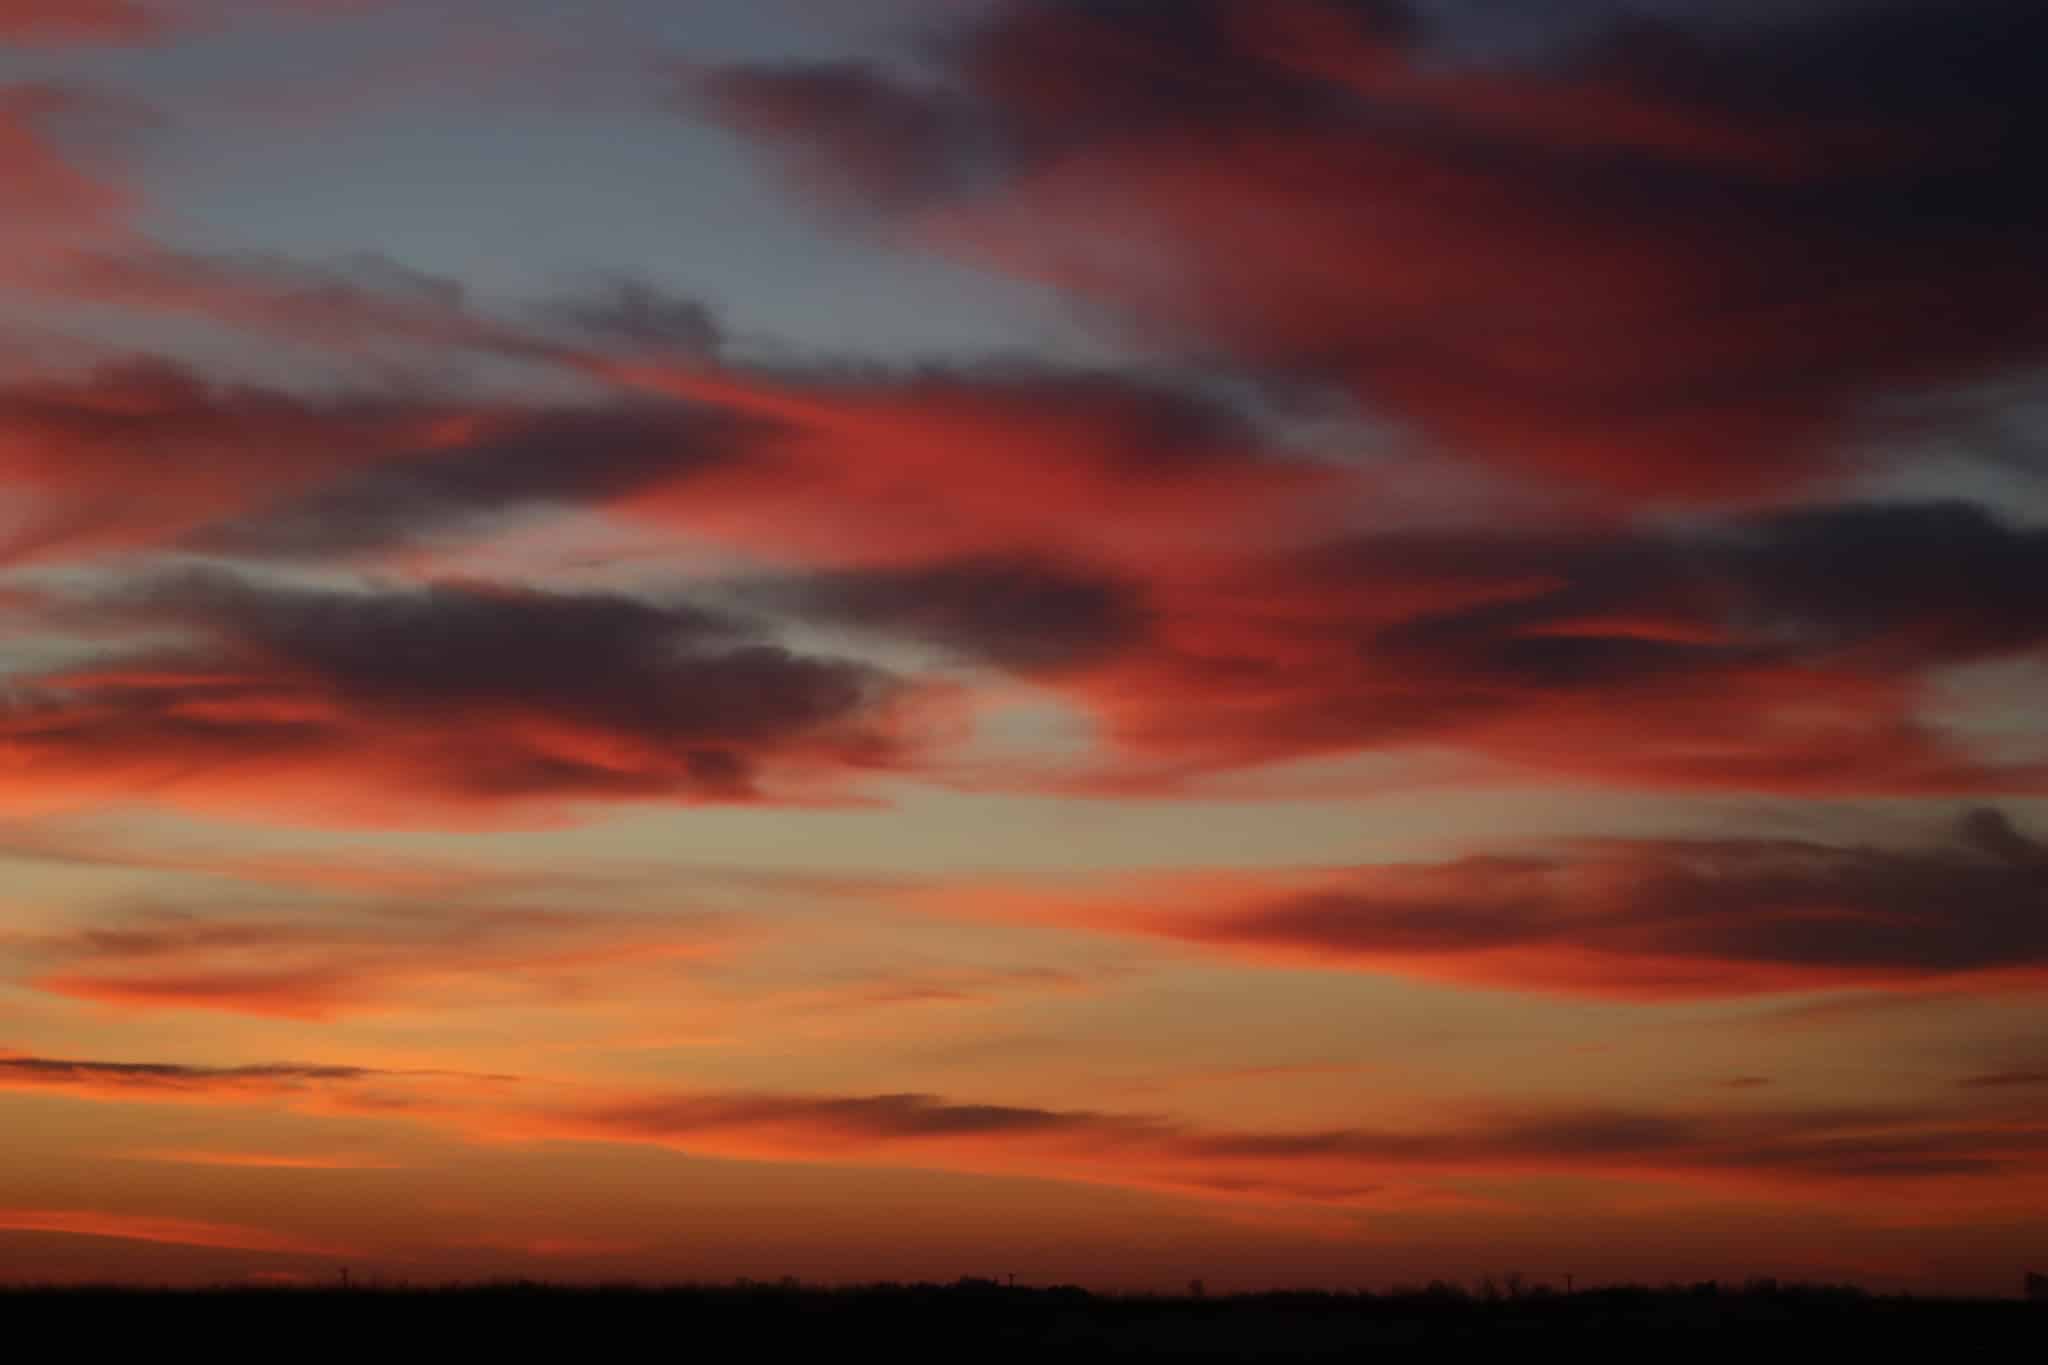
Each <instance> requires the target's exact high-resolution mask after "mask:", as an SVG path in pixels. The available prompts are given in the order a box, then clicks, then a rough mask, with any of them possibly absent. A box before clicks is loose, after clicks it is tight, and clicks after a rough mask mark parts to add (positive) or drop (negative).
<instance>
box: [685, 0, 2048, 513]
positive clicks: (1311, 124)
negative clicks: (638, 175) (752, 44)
mask: <svg viewBox="0 0 2048 1365" xmlns="http://www.w3.org/2000/svg"><path fill="white" fill-rule="evenodd" d="M1400 13H1405V9H1404V7H1401V6H1395V5H1384V6H1372V7H1358V6H1339V5H1335V4H1328V3H1320V0H1196V2H1195V3H1189V4H1185V5H1177V6H1172V7H1153V8H1146V7H1141V6H1119V7H1112V8H1107V9H1104V8H1099V7H1094V8H1091V7H1087V6H1080V5H1069V4H1055V5H1039V4H1007V5H1000V6H997V7H996V8H995V10H994V12H993V17H990V18H988V19H987V20H986V21H984V22H982V23H980V24H978V25H973V26H970V27H969V29H968V31H967V32H965V33H963V34H961V35H959V36H958V37H957V38H956V39H955V41H953V42H952V43H951V44H949V45H948V46H946V47H945V48H944V49H942V50H941V52H940V53H939V57H940V60H941V61H942V62H944V63H945V64H946V66H947V71H946V75H947V77H948V79H947V81H946V85H945V89H944V91H943V92H940V91H938V90H937V89H932V90H921V89H915V88H911V87H907V86H904V85H901V84H898V83H895V82H894V81H892V80H891V79H890V78H888V77H885V76H882V75H879V74H877V73H874V72H862V71H855V70H848V69H846V68H832V69H829V70H819V69H803V68H796V69H750V70H744V71H738V72H727V73H722V74H719V75H717V76H714V77H711V78H704V77H701V76H699V77H693V78H692V82H691V84H692V89H693V90H694V91H695V93H696V94H697V95H698V96H699V97H700V98H701V99H703V100H704V101H706V102H708V103H709V104H710V106H711V107H712V108H714V109H715V110H717V111H719V112H721V113H723V114H724V115H725V116H726V117H727V118H728V119H729V121H731V122H732V123H734V124H735V125H736V126H737V127H739V128H741V129H742V130H744V131H746V132H748V133H749V134H751V135H754V136H757V137H760V138H762V139H764V140H765V141H767V142H769V143H770V144H771V145H775V146H779V147H785V148H789V149H792V150H793V151H794V152H795V153H796V155H797V156H798V158H799V164H800V165H801V166H802V167H803V168H805V170H806V171H807V172H809V173H811V174H813V175H816V174H820V173H822V172H820V171H819V168H820V167H826V168H830V171H829V174H830V176H831V178H832V185H833V188H834V191H835V192H836V193H841V194H843V193H845V192H847V191H848V189H849V188H850V187H851V188H855V189H858V188H861V187H865V188H867V189H868V190H869V191H870V193H871V195H873V196H874V197H876V198H878V199H879V200H880V201H881V202H880V203H879V205H878V206H879V207H882V208H885V209H886V210H887V211H889V212H891V213H893V214H896V215H899V216H901V217H902V218H904V219H906V220H907V221H908V223H909V224H910V225H911V227H912V228H913V229H914V230H916V231H920V232H922V233H924V234H925V235H926V237H927V239H929V240H936V241H938V242H940V243H942V244H943V245H944V246H946V247H948V248H950V249H954V250H958V251H961V252H965V253H967V254H969V255H971V256H973V257H975V258H977V259H980V260H983V261H990V262H994V263H996V264H997V265H999V266H1001V267H1003V268H1006V269H1010V270H1014V271H1017V272H1020V273H1024V274H1028V275H1031V276H1035V277H1041V278H1045V279H1049V280H1052V281H1054V282H1056V283H1057V284H1059V285H1062V286H1064V287H1066V288H1068V289H1070V290H1072V291H1073V292H1075V293H1076V294H1077V295H1080V296H1081V297H1082V298H1084V299H1085V300H1087V301H1089V302H1091V303H1094V304H1108V305H1110V306H1111V307H1112V308H1114V309H1117V310H1120V311H1121V312H1122V314H1123V315H1124V316H1125V317H1127V318H1128V319H1129V320H1130V321H1131V323H1132V324H1133V326H1134V328H1135V329H1137V330H1138V331H1139V332H1140V333H1141V334H1142V335H1144V336H1146V337H1148V338H1150V339H1151V340H1152V341H1154V342H1156V343H1157V344H1158V345H1159V346H1161V347H1162V348H1163V349H1166V350H1169V351H1181V352H1184V351H1189V350H1192V351H1197V352H1202V353H1221V354H1223V355H1226V356H1228V357H1230V358H1232V359H1233V360H1235V361H1236V362H1238V363H1241V364H1242V365H1243V366H1245V367H1246V368H1248V369H1251V370H1253V371H1256V372H1259V373H1262V374H1265V375H1269V376H1275V377H1281V378H1285V379H1291V380H1308V381H1312V382H1320V383H1327V384H1333V385H1336V386H1338V387H1340V388H1342V389H1346V390H1348V391H1350V392H1351V393H1354V394H1355V395H1356V396H1357V397H1359V398H1360V399H1361V400H1363V401H1364V402H1366V403H1367V404H1368V405H1370V406H1372V407H1373V408H1375V409H1377V410H1379V411H1382V412H1385V413H1388V414H1391V415H1393V416H1395V417H1396V418H1398V419H1401V420H1402V421H1404V422H1406V423H1407V424H1409V425H1410V426H1412V427H1413V428H1415V429H1416V430H1418V431H1419V432H1421V433H1423V434H1424V435H1426V436H1427V437H1429V438H1430V439H1431V440H1432V441H1433V442H1434V443H1436V444H1438V445H1440V446H1441V447H1443V448H1445V449H1448V450H1451V451H1453V452H1455V453H1458V454H1462V455H1464V456H1468V457H1471V458H1475V459H1478V460H1481V461H1484V462H1487V463H1489V464H1493V465H1497V466H1499V467H1502V468H1507V469H1511V470H1516V471H1521V472H1524V473H1529V474H1534V475H1538V476H1541V477H1544V478H1547V479H1554V480H1561V481H1568V482H1571V483H1576V484H1580V485H1584V486H1588V487H1591V488H1597V489H1604V490H1606V491H1608V492H1610V493H1613V494H1619V495H1624V496H1627V497H1632V498H1639V499H1648V500H1672V499H1677V500H1700V499H1717V498H1730V497H1736V498H1741V497H1751V496H1755V495H1759V494H1768V493H1774V492H1777V491H1780V490H1782V489H1784V488H1786V487H1788V486H1795V485H1798V484H1800V483H1802V482H1805V481H1809V480H1811V479H1813V478H1814V477H1816V476H1818V475H1820V474H1822V473H1824V472H1826V471H1827V470H1828V469H1829V468H1830V467H1831V465H1832V464H1833V460H1834V456H1835V453H1836V451H1837V449H1838V448H1839V447H1840V446H1841V445H1842V444H1843V443H1845V442H1846V441H1848V440H1849V439H1850V438H1851V437H1852V436H1853V435H1854V434H1855V432H1856V429H1857V424H1858V422H1859V420H1861V418H1862V417H1863V416H1864V414H1865V412H1866V410H1867V408H1868V407H1869V405H1870V404H1871V403H1872V401H1873V400H1876V399H1880V398H1882V397H1885V396H1887V395H1888V394H1891V393H1893V392H1895V391H1898V390H1900V389H1912V388H1917V387H1920V386H1926V385H1934V384H1941V383H1945V382H1949V381H1953V380H1959V379H1966V378H1970V377H1973V376H1977V375H1981V374H1984V373H1987V372H1995V371H1997V370H1999V369H2001V368H2004V367H2009V366H2018V365H2022V364H2024V363H2026V362H2027V361H2028V359H2029V358H2030V357H2032V356H2035V355H2038V354H2039V353H2040V351H2041V349H2042V348H2043V346H2044V344H2048V328H2044V327H2043V325H2042V323H2041V319H2042V318H2043V317H2044V316H2048V307H2044V304H2048V297H2044V285H2043V283H2042V276H2041V272H2040V271H2039V270H2038V268H2037V265H2036V263H2037V260H2038V256H2039V252H2040V246H2041V242H2042V240H2043V234H2044V232H2048V206H2044V204H2043V201H2042V199H2041V196H2040V195H2039V194H2038V192H2037V189H2036V187H2035V186H2036V182H2035V178H2034V175H2033V171H2032V166H2033V164H2034V163H2035V161H2036V160H2037V159H2038V154H2039V151H2040V148H2041V146H2042V145H2043V143H2044V141H2048V137H2044V131H2048V107H2044V106H2043V105H2042V103H2041V102H2040V100H2039V98H2038V93H2037V85H2036V83H2035V82H2034V79H2033V76H2032V74H2031V73H2030V72H2029V71H2028V70H2027V68H2026V66H2025V64H2024V62H2023V61H2022V60H2020V59H2019V57H2018V56H2017V54H2018V53H2020V52H2024V51H2028V50H2031V49H2033V48H2034V47H2036V46H2038V44H2039V41H2040V40H2041V37H2042V28H2041V19H2040V16H2039V12H2038V10H2037V9H2036V8H2035V7H2030V6H2018V5H2012V4H2009V3H2005V0H1978V3H1973V4H1966V5H1959V6H1943V7H1940V8H1939V9H1937V10H1927V9H1924V8H1913V9H1905V8H1901V7H1885V8H1884V9H1883V10H1882V11H1881V12H1878V13H1875V14H1873V13H1869V12H1866V11H1865V10H1862V9H1857V10H1853V11H1851V12H1850V13H1849V14H1847V15H1846V16H1844V15H1836V16H1834V17H1833V18H1832V19H1826V18H1823V19H1815V20H1811V21H1809V22H1808V23H1807V24H1805V25H1803V26H1801V25H1794V26H1791V27H1790V28H1788V29H1776V30H1773V31H1772V32H1771V33H1770V34H1769V36H1768V37H1763V38H1759V39H1756V40H1753V41H1738V40H1734V39H1725V38H1724V39H1723V40H1720V41H1718V42H1714V41H1708V40H1704V39H1695V38H1689V37H1687V36H1686V35H1685V34H1683V33H1682V32H1680V31H1678V30H1673V31H1671V32H1669V33H1665V34H1661V35H1657V37H1656V38H1655V40H1654V41H1652V40H1648V39H1644V40H1640V41H1635V42H1630V43H1622V42H1616V43H1613V44H1610V45H1608V46H1606V47H1604V48H1595V49H1594V50H1593V51H1592V52H1591V53H1590V55H1585V56H1582V57H1581V58H1580V59H1579V60H1578V61H1577V63H1576V64H1575V65H1574V66H1572V67H1570V68H1569V69H1551V70H1536V69H1530V68H1514V67H1492V68H1485V69H1476V70H1475V69H1469V68H1468V69H1459V68H1455V67H1445V66H1432V65H1431V63H1432V61H1433V60H1434V59H1435V54H1432V53H1431V52H1429V51H1428V50H1427V48H1426V47H1425V46H1424V45H1423V43H1422V42H1421V40H1420V39H1418V38H1417V37H1416V36H1415V34H1414V33H1413V32H1412V31H1411V30H1410V29H1409V28H1408V27H1406V26H1404V25H1402V24H1399V23H1396V22H1391V21H1390V19H1389V16H1390V15H1394V14H1400ZM849 167H851V168H853V169H847V168H849Z"/></svg>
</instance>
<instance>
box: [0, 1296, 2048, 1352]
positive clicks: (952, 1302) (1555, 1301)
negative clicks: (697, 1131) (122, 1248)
mask: <svg viewBox="0 0 2048 1365" xmlns="http://www.w3.org/2000/svg"><path fill="white" fill-rule="evenodd" d="M0 1313H4V1315H5V1319H6V1321H7V1323H8V1325H9V1326H10V1327H11V1328H13V1329H14V1330H15V1332H16V1334H17V1339H18V1340H19V1339H24V1338H22V1337H21V1336H20V1335H19V1334H21V1333H27V1332H32V1333H37V1334H40V1333H41V1332H43V1331H45V1330H50V1331H58V1332H64V1333H66V1335H65V1336H62V1337H53V1338H47V1339H50V1340H68V1341H71V1342H73V1343H79V1344H82V1343H83V1342H84V1341H86V1340H88V1339H89V1340H90V1341H91V1342H92V1344H93V1345H94V1346H95V1347H96V1348H99V1349H103V1350H119V1349H123V1348H128V1349H141V1350H158V1349H161V1348H162V1346H163V1345H164V1344H165V1343H166V1342H169V1341H176V1340H185V1341H189V1342H209V1343H216V1344H218V1343H227V1344H229V1345H230V1346H232V1345H233V1344H234V1343H245V1344H248V1345H249V1346H251V1347H252V1348H253V1346H254V1345H255V1344H257V1343H266V1342H267V1343H269V1344H270V1345H271V1346H272V1347H273V1348H277V1349H289V1350H291V1351H293V1352H296V1351H298V1350H300V1349H303V1348H305V1347H307V1346H314V1345H317V1346H319V1347H320V1348H321V1349H322V1351H323V1353H325V1352H329V1351H334V1350H350V1351H389V1350H392V1349H396V1348H404V1347H412V1346H425V1345H428V1344H431V1343H451V1342H459V1343H461V1345H462V1347H463V1349H464V1351H465V1353H466V1354H472V1355H473V1354H474V1353H476V1352H482V1351H489V1352H492V1353H500V1352H504V1353H510V1354H512V1355H513V1356H514V1357H515V1358H523V1357H527V1356H532V1357H534V1358H542V1359H545V1358H548V1357H551V1356H552V1357H557V1358H564V1357H566V1356H568V1355H569V1354H571V1353H573V1354H574V1355H575V1356H576V1357H579V1358H587V1357H589V1356H590V1355H591V1353H592V1352H593V1351H605V1350H609V1349H612V1348H614V1347H615V1348H616V1349H617V1350H619V1351H626V1350H634V1351H635V1352H636V1353H637V1351H639V1350H645V1349H648V1348H649V1347H650V1346H651V1345H652V1344H655V1343H660V1344H661V1345H662V1346H663V1348H664V1349H663V1354H665V1355H666V1354H670V1353H674V1354H676V1355H677V1356H678V1357H679V1358H681V1357H690V1358H695V1359H711V1358H716V1359H733V1358H739V1357H740V1356H741V1355H742V1354H745V1355H753V1354H755V1353H759V1352H762V1351H770V1352H774V1353H777V1354H778V1355H779V1354H783V1353H789V1352H800V1353H804V1354H810V1353H823V1354H826V1355H828V1356H831V1357H839V1358H852V1357H857V1356H865V1355H868V1354H870V1353H875V1352H883V1353H886V1354H885V1355H884V1357H883V1358H884V1359H890V1358H894V1359H902V1358H904V1357H917V1358H923V1357H926V1356H938V1355H947V1356H951V1357H953V1358H957V1359H964V1360H987V1359H991V1358H997V1359H1021V1358H1027V1357H1028V1358H1051V1357H1049V1356H1048V1354H1047V1353H1058V1355H1059V1357H1061V1358H1072V1357H1073V1356H1074V1355H1076V1354H1079V1355H1084V1356H1085V1355H1092V1354H1104V1353H1115V1354H1139V1355H1152V1356H1189V1357H1210V1358H1226V1359H1227V1358H1248V1357H1259V1358H1265V1359H1271V1358H1276V1357H1296V1358H1299V1357H1317V1356H1329V1355H1341V1354H1348V1353H1352V1352H1359V1351H1366V1350H1374V1349H1381V1348H1388V1347H1426V1348H1431V1349H1437V1348H1452V1349H1461V1348H1470V1349H1474V1350H1481V1349H1483V1350H1487V1351H1493V1350H1499V1349H1503V1348H1505V1349H1509V1350H1518V1351H1529V1350H1541V1351H1548V1350H1551V1349H1561V1350H1570V1351H1572V1352H1574V1353H1575V1354H1576V1355H1577V1356H1579V1357H1581V1358H1583V1357H1584V1356H1585V1355H1586V1354H1588V1353H1595V1354H1601V1355H1604V1354H1606V1353H1608V1352H1610V1351H1611V1352H1617V1353H1619V1352H1624V1351H1627V1352H1636V1351H1646V1350H1647V1351H1656V1352H1659V1353H1660V1354H1663V1355H1667V1356H1668V1355H1670V1354H1673V1353H1677V1354H1681V1355H1690V1354H1692V1353H1693V1352H1694V1351H1706V1350H1712V1351H1714V1352H1716V1353H1722V1352H1726V1351H1729V1350H1743V1351H1747V1350H1755V1351H1763V1352H1769V1353H1770V1358H1773V1359H1775V1358H1781V1357H1783V1356H1784V1355H1786V1354H1787V1353H1795V1352H1796V1353H1802V1354H1803V1353H1806V1352H1813V1353H1815V1355H1814V1358H1816V1359H1839V1358H1842V1353H1844V1352H1847V1351H1879V1352H1884V1353H1886V1354H1892V1353H1897V1352H1900V1351H1914V1352H1920V1351H1927V1352H1932V1351H1943V1352H1949V1353H1953V1352H1955V1351H1957V1350H1967V1351H1971V1352H1975V1351H1979V1350H1984V1349H1990V1348H1997V1349H2000V1350H2005V1349H2015V1350H2027V1351H2036V1352H2038V1350H2039V1349H2040V1348H2042V1347H2044V1346H2048V1310H2044V1309H2043V1308H2042V1307H2041V1306H2040V1305H2037V1304H2028V1303H2024V1302H2020V1301H2018V1300H2016V1299H2015V1300H2010V1301H2006V1300H1964V1299H1941V1298H1916V1297H1905V1296H1881V1295H1872V1294H1868V1293H1865V1292H1863V1291H1861V1290H1857V1289H1853V1288H1843V1287H1838V1286H1828V1285H1796V1284H1788V1285H1780V1284H1777V1283H1775V1282H1769V1281H1760V1282H1753V1283H1751V1284H1749V1285H1745V1286H1742V1287H1740V1288H1735V1287H1728V1286H1722V1285H1717V1284H1700V1285H1691V1286H1682V1287H1665V1288H1659V1289H1651V1288H1644V1287H1605V1288H1591V1289H1581V1290H1579V1291H1578V1292H1577V1293H1574V1294H1564V1293H1561V1292H1558V1291H1556V1290H1553V1289H1550V1288H1547V1287H1541V1286H1539V1287H1536V1288H1532V1289H1531V1288H1522V1287H1520V1286H1515V1292H1509V1291H1508V1289H1507V1288H1505V1287H1503V1286H1500V1285H1485V1284H1482V1285H1481V1286H1480V1287H1479V1288H1478V1289H1467V1288H1465V1287H1463V1286H1459V1285H1453V1284H1448V1283H1444V1282H1436V1283H1433V1284H1429V1285H1425V1286H1420V1287H1416V1288H1406V1289H1398V1290H1395V1291H1392V1292H1386V1293H1369V1292H1365V1291H1360V1292H1357V1293H1335V1292H1323V1291H1312V1290H1303V1291H1287V1292H1273V1293H1256V1294H1219V1293H1209V1294H1204V1295H1199V1296H1197V1295H1193V1294H1190V1295H1186V1296H1168V1295H1129V1294H1118V1295H1110V1294H1096V1293H1090V1292H1089V1291H1087V1290H1085V1289H1082V1288H1079V1287H1076V1286H1072V1285H1059V1286H1052V1287H1024V1286H1014V1287H1013V1286H1010V1285H1007V1284H1003V1283H1000V1282H998V1281H995V1280H983V1279H963V1280H960V1281H958V1282H956V1283H953V1284H948V1285H936V1284H878V1285H870V1286H865V1287H861V1288H847V1289H822V1288H809V1287H804V1286H801V1285H798V1284H797V1283H796V1282H795V1281H793V1280H784V1281H779V1282H745V1281H743V1282H740V1283H737V1284H733V1285H720V1286H681V1287H663V1288H649V1287H639V1286H633V1285H624V1284H619V1285H602V1286H594V1287H583V1288H579V1287H571V1286H556V1285H546V1284H538V1283H531V1282H523V1281H520V1282H504V1283H493V1284H485V1285H452V1286H441V1287H432V1288H419V1287H405V1286H396V1285H377V1284H374V1283H373V1284H370V1285H367V1286H366V1285H361V1284H358V1285H357V1286H355V1287H351V1288H346V1289H344V1288H341V1287H339V1286H338V1285H337V1286H333V1287H326V1288H317V1289H304V1288H301V1289H290V1288H280V1289H269V1288H265V1289H246V1288H222V1289H211V1290H181V1291H148V1290H134V1289H111V1288H74V1289H11V1290H4V1291H0ZM81 1333H83V1334H84V1335H80V1334H81ZM27 1339H44V1338H41V1337H40V1335H38V1336H37V1337H34V1338H27ZM608 1343H609V1345H608ZM629 1343H638V1345H637V1346H635V1345H629ZM210 1353H211V1350H210ZM707 1353H710V1354H708V1355H707ZM2034 1358H2038V1356H2037V1357H2034Z"/></svg>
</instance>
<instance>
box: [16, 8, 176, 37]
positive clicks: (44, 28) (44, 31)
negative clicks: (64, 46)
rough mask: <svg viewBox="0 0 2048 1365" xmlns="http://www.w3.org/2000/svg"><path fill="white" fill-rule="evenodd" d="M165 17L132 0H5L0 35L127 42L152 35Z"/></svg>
mask: <svg viewBox="0 0 2048 1365" xmlns="http://www.w3.org/2000/svg"><path fill="white" fill-rule="evenodd" d="M160 28H161V20H160V19H159V18H158V17H157V16H156V15H155V14H154V13H152V12H151V11H150V10H149V9H148V8H146V7H145V6H143V5H139V4H135V3H132V0H5V2H4V3H0V38H5V39H6V41H8V42H10V43H42V42H52V43H73V42H77V43H94V42H110V41H111V42H125V41H130V40H133V39H136V38H143V37H148V36H150V35H152V34H155V33H157V32H158V31H159V30H160Z"/></svg>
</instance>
